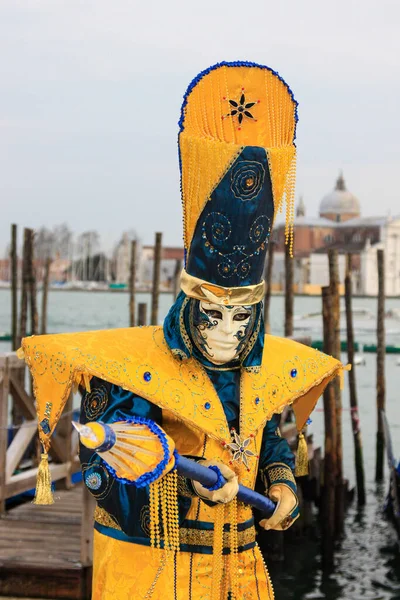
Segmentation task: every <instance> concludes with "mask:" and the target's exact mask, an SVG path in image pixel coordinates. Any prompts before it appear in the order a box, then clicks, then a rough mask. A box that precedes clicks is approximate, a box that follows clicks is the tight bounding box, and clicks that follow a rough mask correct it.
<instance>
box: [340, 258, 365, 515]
mask: <svg viewBox="0 0 400 600" xmlns="http://www.w3.org/2000/svg"><path fill="white" fill-rule="evenodd" d="M351 267H352V256H351V254H348V255H347V256H346V277H345V280H344V285H345V303H346V325H347V360H348V362H349V364H350V365H352V367H351V371H350V372H349V390H350V414H351V425H352V430H353V438H354V462H355V468H356V482H357V502H358V505H359V506H364V504H365V475H364V461H363V449H362V442H361V429H360V418H359V414H358V402H357V386H356V371H355V364H354V329H353V308H352V294H353V289H352V280H351V272H352V268H351Z"/></svg>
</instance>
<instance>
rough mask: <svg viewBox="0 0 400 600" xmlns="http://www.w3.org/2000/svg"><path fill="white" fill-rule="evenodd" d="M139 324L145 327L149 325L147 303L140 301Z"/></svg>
mask: <svg viewBox="0 0 400 600" xmlns="http://www.w3.org/2000/svg"><path fill="white" fill-rule="evenodd" d="M138 325H139V326H141V327H143V326H144V325H147V304H146V302H140V303H139V305H138Z"/></svg>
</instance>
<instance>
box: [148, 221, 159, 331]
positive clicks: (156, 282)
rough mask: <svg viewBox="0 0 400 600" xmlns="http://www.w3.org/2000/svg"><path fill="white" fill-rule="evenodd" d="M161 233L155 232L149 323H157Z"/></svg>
mask: <svg viewBox="0 0 400 600" xmlns="http://www.w3.org/2000/svg"><path fill="white" fill-rule="evenodd" d="M161 244H162V233H159V232H158V233H156V241H155V246H154V268H153V290H152V295H151V318H150V325H157V323H158V301H159V295H160V270H161V250H162V245H161Z"/></svg>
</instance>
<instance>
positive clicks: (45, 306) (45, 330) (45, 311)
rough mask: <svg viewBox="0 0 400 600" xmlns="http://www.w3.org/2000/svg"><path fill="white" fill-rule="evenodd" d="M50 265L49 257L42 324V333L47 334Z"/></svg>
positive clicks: (45, 267)
mask: <svg viewBox="0 0 400 600" xmlns="http://www.w3.org/2000/svg"><path fill="white" fill-rule="evenodd" d="M50 265H51V258H50V256H48V257H47V258H46V263H45V266H44V276H43V287H42V322H41V328H40V333H42V334H44V333H47V299H48V295H49V280H50Z"/></svg>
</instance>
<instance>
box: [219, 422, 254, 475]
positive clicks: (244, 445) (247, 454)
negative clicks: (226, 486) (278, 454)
mask: <svg viewBox="0 0 400 600" xmlns="http://www.w3.org/2000/svg"><path fill="white" fill-rule="evenodd" d="M231 433H232V442H231V443H230V444H226V447H227V448H229V450H230V451H231V452H232V461H233V462H242V463H243V464H244V466H245V467H246V469H247V470H249V461H248V459H249V458H258V456H257V454H254V452H252V451H251V450H249V449H248V447H249V445H250V443H251V441H252V439H253V436H252V435H251V436H250V437H248V438H247V439H245V440H243V441H242V440H241V439H240V436H239V435H238V434H237V432H236V431H235V430H234V429H232V431H231Z"/></svg>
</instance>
